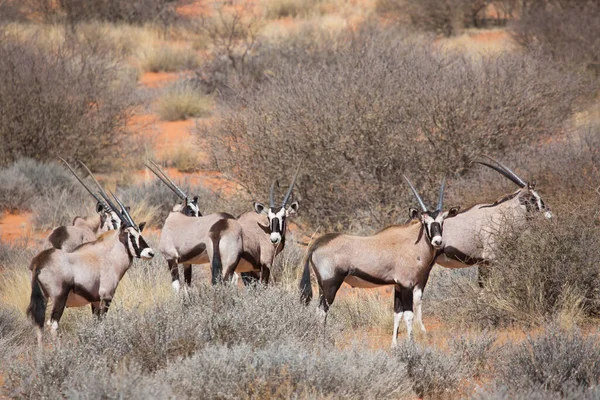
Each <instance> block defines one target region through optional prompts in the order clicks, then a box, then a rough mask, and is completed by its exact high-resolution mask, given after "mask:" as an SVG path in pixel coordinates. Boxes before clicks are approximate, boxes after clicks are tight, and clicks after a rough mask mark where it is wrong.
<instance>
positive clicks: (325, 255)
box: [300, 177, 458, 346]
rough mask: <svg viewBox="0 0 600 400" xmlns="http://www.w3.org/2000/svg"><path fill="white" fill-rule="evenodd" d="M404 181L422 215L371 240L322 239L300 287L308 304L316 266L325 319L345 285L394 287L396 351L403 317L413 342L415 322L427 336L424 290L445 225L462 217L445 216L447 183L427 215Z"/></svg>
mask: <svg viewBox="0 0 600 400" xmlns="http://www.w3.org/2000/svg"><path fill="white" fill-rule="evenodd" d="M404 179H406V181H407V182H408V185H409V186H410V189H411V191H412V192H413V194H414V195H415V197H416V199H417V201H418V202H419V205H420V207H421V211H419V210H417V209H414V208H411V209H410V210H409V215H410V217H411V220H410V221H409V222H408V223H407V224H405V225H391V226H388V227H386V228H384V229H382V230H381V231H379V232H378V233H376V234H375V235H372V236H351V235H345V234H341V233H329V234H326V235H323V236H321V237H319V238H318V239H316V240H315V241H314V242H313V243H312V244H311V246H310V247H309V250H308V254H307V257H306V262H305V265H304V271H303V273H302V279H301V282H300V290H301V292H302V299H303V300H304V302H305V303H306V304H308V303H309V302H310V300H311V298H312V287H311V285H310V266H311V265H312V269H313V271H314V273H315V276H316V278H317V283H318V285H319V309H320V310H321V311H322V312H323V313H324V315H325V317H326V315H327V311H328V310H329V307H330V306H331V304H333V301H334V300H335V296H336V293H337V292H338V290H339V288H340V286H341V285H342V283H343V282H346V283H348V284H349V285H350V286H352V287H358V288H374V287H378V286H386V285H393V286H394V331H393V336H392V346H395V345H396V344H397V336H398V327H399V325H400V320H401V319H402V317H404V322H405V324H406V328H407V333H408V337H409V338H410V337H411V336H412V323H413V318H415V319H416V320H417V322H418V323H419V325H420V327H421V329H422V330H423V331H425V326H424V325H423V321H422V315H421V301H422V296H423V290H424V288H425V285H426V284H427V279H428V278H429V273H430V272H431V268H432V267H433V260H434V259H435V255H436V251H438V250H439V249H440V247H441V246H442V233H443V231H444V229H445V228H444V222H445V221H450V220H451V218H452V217H454V216H455V215H456V213H457V212H458V208H457V207H452V208H450V210H448V211H446V212H444V211H442V207H443V200H444V184H445V180H444V181H442V185H441V188H440V194H439V200H438V204H437V208H436V209H435V210H428V208H427V206H426V205H425V203H424V202H423V200H422V199H421V197H420V196H419V194H418V193H417V191H416V189H415V188H414V186H413V185H412V183H411V182H410V181H409V180H408V178H406V177H404ZM413 304H414V308H415V313H414V315H413Z"/></svg>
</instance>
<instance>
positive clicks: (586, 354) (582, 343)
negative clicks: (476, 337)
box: [496, 326, 600, 399]
mask: <svg viewBox="0 0 600 400" xmlns="http://www.w3.org/2000/svg"><path fill="white" fill-rule="evenodd" d="M505 351H506V353H505V354H503V357H502V358H501V359H500V360H498V361H496V363H497V364H499V368H497V370H498V375H499V377H498V381H497V384H499V385H502V386H504V387H505V388H506V389H507V392H508V393H507V394H508V395H509V396H510V397H511V398H513V396H514V395H518V394H521V393H528V392H534V393H535V392H537V393H539V394H544V395H545V397H542V396H539V397H538V398H590V399H592V398H597V395H598V385H599V384H600V345H598V337H597V336H594V335H592V336H590V337H584V336H583V335H582V334H581V333H580V332H579V331H577V330H575V331H565V330H560V329H558V328H557V327H556V326H549V327H547V328H546V330H545V331H544V332H543V333H542V334H541V335H539V336H536V337H528V338H527V340H526V341H525V342H524V343H521V344H515V345H511V346H508V348H507V349H506V350H505Z"/></svg>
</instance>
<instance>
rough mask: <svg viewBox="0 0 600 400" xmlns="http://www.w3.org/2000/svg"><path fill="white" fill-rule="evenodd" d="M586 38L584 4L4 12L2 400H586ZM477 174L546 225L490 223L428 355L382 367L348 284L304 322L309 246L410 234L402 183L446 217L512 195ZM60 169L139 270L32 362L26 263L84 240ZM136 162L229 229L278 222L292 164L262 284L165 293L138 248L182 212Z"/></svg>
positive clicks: (597, 286) (592, 312) (438, 274)
mask: <svg viewBox="0 0 600 400" xmlns="http://www.w3.org/2000/svg"><path fill="white" fill-rule="evenodd" d="M598 17H600V7H599V6H598V4H597V2H595V1H588V0H568V1H567V0H534V1H522V0H498V1H494V0H444V1H429V0H427V1H412V0H377V1H370V2H362V1H361V2H359V1H350V2H346V1H345V2H342V1H338V0H322V1H313V0H303V1H297V2H296V1H287V0H261V1H246V0H234V1H215V2H205V1H195V0H144V1H140V2H130V1H124V0H110V1H107V0H102V1H96V0H92V1H87V2H81V1H72V0H67V1H58V2H56V1H49V0H27V1H23V2H17V1H11V0H5V1H2V0H0V26H1V27H2V33H1V34H0V110H1V111H0V397H4V396H7V397H16V398H99V397H102V398H123V397H127V398H173V397H177V398H198V397H201V398H215V399H216V398H218V399H225V398H236V399H237V398H311V399H312V398H328V399H329V398H357V399H358V398H360V399H362V398H367V399H371V398H373V399H375V398H398V399H406V398H415V397H418V398H431V399H447V398H449V399H454V398H486V399H487V398H494V399H496V398H498V399H505V398H511V399H513V398H516V399H520V398H523V399H525V398H527V399H530V398H534V399H535V398H540V399H547V398H551V399H555V398H556V399H563V398H569V399H570V398H597V397H598V395H599V389H598V388H599V387H600V386H599V385H600V382H599V381H598V377H599V376H600V363H599V361H598V360H599V359H600V337H599V335H600V330H599V328H598V322H599V321H600V259H599V257H600V253H599V250H598V249H599V245H600V242H599V241H600V228H599V227H600V223H599V221H600V220H599V213H598V207H599V206H600V189H599V187H600V169H599V165H600V150H599V149H600V103H599V101H598V94H599V88H600V86H599V83H600V80H599V79H600V78H599V73H598V72H599V71H600V69H599V67H598V63H599V62H600V60H598V55H599V54H600V48H599V45H600V44H599V43H600V42H599V38H600V32H599V31H598V29H600V28H599V25H598V24H597V23H596V21H597V20H598ZM498 38H501V40H499V39H498ZM490 49H491V50H490ZM487 50H490V51H487ZM484 155H489V156H492V157H494V158H496V159H498V160H501V161H502V162H504V163H506V165H509V166H510V167H511V168H513V169H514V170H515V171H516V172H518V174H519V176H522V177H523V178H524V179H525V180H526V181H527V182H529V183H531V182H533V181H536V190H537V191H538V193H539V194H540V195H541V196H542V198H543V200H544V202H545V203H546V205H547V206H548V207H550V208H551V210H552V214H553V217H552V219H548V218H544V215H543V213H536V212H530V213H528V214H527V220H526V223H525V224H514V223H511V222H510V221H508V220H507V221H505V222H506V223H505V224H503V225H502V229H499V230H498V231H497V232H495V236H494V237H495V242H494V245H495V252H494V255H495V256H494V257H493V259H491V260H488V261H489V262H487V263H486V265H475V266H473V267H470V268H463V269H447V268H442V267H440V266H435V267H434V268H433V270H432V272H431V275H430V277H429V281H428V283H427V286H426V288H425V291H424V297H423V310H424V322H425V326H426V327H427V329H428V332H427V333H422V332H419V331H418V329H416V330H415V335H414V337H413V338H412V340H404V338H405V336H406V330H405V329H404V328H403V325H404V323H402V324H401V333H400V337H399V345H398V346H397V347H394V348H390V344H391V340H390V339H391V338H390V334H391V332H392V327H393V324H394V314H393V287H392V286H389V287H388V290H386V288H385V287H384V288H379V289H374V290H362V289H351V288H350V287H349V286H347V285H343V286H342V288H341V289H340V291H339V293H338V295H337V297H336V300H335V303H334V304H333V305H332V307H331V310H330V312H329V313H328V316H327V320H326V323H323V320H322V317H321V315H320V314H319V313H317V312H315V308H316V307H317V302H318V300H317V299H315V300H313V302H312V303H310V304H309V305H308V306H304V305H303V304H302V303H301V301H300V293H299V290H298V283H299V278H300V275H301V272H302V267H303V266H304V262H305V258H306V254H307V248H308V246H310V245H311V243H313V242H314V241H315V240H316V239H317V238H319V237H320V236H322V235H323V234H325V233H327V232H343V233H349V234H356V235H358V234H360V235H371V234H374V233H375V232H378V231H380V230H381V229H382V228H384V227H386V226H388V225H391V224H403V223H405V222H406V221H407V220H408V218H409V214H408V208H409V207H415V206H416V204H415V200H414V196H413V195H412V194H411V192H410V191H409V189H408V186H407V185H406V183H405V181H404V178H403V175H406V176H407V177H409V178H410V179H411V180H412V181H413V182H414V183H415V186H416V187H417V189H418V191H419V193H421V194H422V196H423V198H424V200H425V202H426V203H427V204H428V205H430V206H434V205H435V204H434V203H435V201H436V200H437V195H438V193H437V190H438V189H439V185H440V181H441V180H442V178H443V177H446V179H447V186H446V197H445V202H444V204H445V207H444V208H449V207H450V206H461V207H462V209H463V210H466V209H468V208H469V207H470V206H471V205H473V204H476V203H486V204H492V203H494V202H495V201H496V200H497V199H498V198H500V197H501V196H503V195H506V194H510V193H513V192H514V191H515V190H517V189H518V188H517V187H516V186H515V185H514V183H512V182H510V181H509V180H508V179H505V178H504V177H502V176H501V175H500V174H498V173H497V172H495V171H492V170H490V169H489V168H486V167H484V166H481V165H480V164H477V163H476V161H485V160H486V159H485V158H484ZM58 157H63V158H65V159H66V160H68V161H69V162H70V163H72V165H74V166H75V167H76V169H77V172H78V173H79V174H80V175H81V176H82V177H83V179H84V180H85V181H87V182H90V183H91V182H92V181H91V178H90V177H89V176H88V173H87V172H86V171H84V170H83V169H82V168H79V166H78V164H77V162H76V160H82V161H84V162H85V163H86V164H87V165H88V166H89V167H90V168H91V170H92V171H93V172H94V175H96V177H97V178H98V179H99V181H100V183H101V184H102V185H103V186H104V187H105V188H106V190H107V191H109V192H113V193H115V194H116V195H117V196H118V197H119V198H120V199H121V200H123V202H124V204H125V205H127V206H129V207H130V214H131V216H132V218H133V219H134V220H135V221H137V222H141V221H146V222H147V225H146V226H147V227H146V229H145V230H144V237H145V238H146V240H147V242H148V244H149V245H150V246H151V247H153V248H154V250H155V252H156V253H157V254H156V255H155V256H154V258H152V260H145V261H141V260H137V259H136V260H135V261H133V266H132V267H131V268H130V269H129V270H128V272H127V273H126V274H125V276H124V277H123V278H122V280H121V281H120V283H119V285H118V288H117V291H116V293H115V295H114V299H113V301H112V304H111V307H110V311H109V312H108V313H107V314H106V315H105V316H103V318H101V319H98V318H95V317H94V316H93V315H92V313H91V312H90V309H89V308H88V307H81V308H68V309H67V310H66V311H65V313H64V316H63V318H62V319H61V322H60V329H59V336H58V339H53V338H51V337H50V335H46V337H45V342H44V346H43V347H42V348H41V349H38V347H37V346H36V342H35V333H34V329H33V327H32V324H31V321H30V320H29V319H28V318H27V316H26V313H25V310H26V308H27V306H28V304H29V301H30V293H31V287H32V286H31V272H30V270H29V265H30V262H31V260H32V259H33V258H34V256H36V254H38V253H39V252H40V251H42V250H43V249H44V248H46V247H47V246H48V243H47V242H46V241H45V239H46V237H47V236H48V234H49V233H50V231H51V230H52V229H53V228H55V227H57V226H60V225H63V226H69V225H71V224H72V223H73V219H74V217H75V216H95V215H96V202H95V201H93V200H92V198H91V197H90V195H89V194H88V193H87V192H86V191H85V190H84V189H83V187H82V186H81V185H80V184H79V183H78V182H77V180H76V179H75V178H74V177H73V175H72V174H71V173H70V172H69V171H68V170H67V169H65V167H64V165H63V164H62V163H61V162H60V160H59V159H58ZM147 159H153V160H155V161H157V163H159V164H160V165H161V166H162V167H163V168H164V169H165V170H166V171H167V172H168V175H169V176H171V177H172V179H173V180H174V182H176V184H177V185H178V186H179V187H181V188H182V189H183V191H184V192H185V193H186V194H187V195H189V197H190V198H192V197H193V196H198V198H199V200H198V208H199V210H200V212H201V214H204V215H208V214H211V213H216V212H227V213H231V214H233V215H234V216H235V217H238V216H239V215H240V214H242V213H244V212H248V211H250V212H254V211H253V201H258V202H262V203H263V204H265V205H266V204H269V189H270V187H271V185H272V184H273V182H274V181H276V180H277V181H278V182H279V184H280V185H277V184H275V186H274V190H275V199H276V202H280V201H281V199H282V198H283V196H284V193H285V192H284V191H285V190H286V188H287V187H288V186H287V185H288V184H289V182H290V180H291V179H292V176H293V174H294V171H295V167H296V166H297V165H301V168H300V172H299V175H298V178H297V181H296V185H295V187H294V190H293V199H291V200H290V202H289V203H291V202H292V201H296V200H297V201H299V203H300V208H299V210H298V215H297V217H296V218H294V219H293V220H291V219H290V220H289V221H290V223H289V227H288V228H289V229H288V231H287V236H286V244H285V248H284V250H283V251H282V252H281V253H280V254H278V255H277V256H276V257H275V259H274V262H273V265H272V268H271V275H270V282H269V284H268V285H264V284H263V283H257V282H254V283H252V284H250V285H248V286H244V285H242V283H241V282H240V283H239V284H238V285H237V286H236V285H230V284H223V285H221V284H219V285H216V286H213V285H210V284H209V282H210V275H211V272H210V268H209V267H208V266H200V265H196V266H194V270H193V271H194V272H193V277H192V285H191V287H189V288H186V289H185V290H183V289H182V290H181V291H180V292H179V293H177V294H176V293H174V291H173V288H172V285H171V279H172V278H171V274H170V273H169V268H168V267H167V261H166V259H165V257H163V255H162V254H160V253H159V252H158V250H157V248H158V243H159V238H160V234H161V229H162V227H163V224H164V222H165V219H166V218H167V216H168V215H169V213H170V212H171V211H172V209H173V206H174V205H176V204H183V203H182V202H183V200H182V199H181V198H180V197H179V196H177V195H176V194H175V193H174V192H173V191H172V190H171V189H169V188H168V187H167V186H166V185H165V184H163V183H162V182H160V181H159V180H158V179H157V178H156V177H155V176H154V175H153V174H152V173H151V172H149V171H148V170H147V169H145V168H144V166H143V164H142V161H145V160H147ZM531 206H532V205H531V204H529V205H528V207H531ZM11 221H18V222H11ZM513 222H514V221H513ZM267 228H269V227H268V226H267ZM269 229H270V228H269ZM190 235H192V234H191V233H190ZM478 267H485V270H486V271H487V272H486V274H485V280H484V285H483V287H481V286H480V285H479V277H478ZM312 283H313V289H316V288H317V283H316V279H315V277H314V274H313V275H312Z"/></svg>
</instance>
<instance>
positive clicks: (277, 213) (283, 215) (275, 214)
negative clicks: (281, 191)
mask: <svg viewBox="0 0 600 400" xmlns="http://www.w3.org/2000/svg"><path fill="white" fill-rule="evenodd" d="M299 172H300V166H298V168H297V169H296V173H295V174H294V178H293V179H292V183H291V184H290V187H289V188H288V191H287V193H286V194H285V196H284V197H283V201H282V202H281V205H280V206H277V205H276V204H275V186H276V185H278V183H279V182H278V181H277V180H275V181H273V183H272V184H271V189H270V190H269V207H266V206H265V205H264V204H263V203H258V202H254V211H256V213H257V214H264V215H266V216H267V218H268V219H269V231H270V234H269V238H270V239H271V243H273V244H275V245H277V244H279V243H280V242H281V241H282V239H283V238H284V235H285V232H286V229H287V219H288V218H291V217H294V216H295V215H296V214H297V213H298V208H299V207H300V204H299V203H298V202H297V201H294V202H292V203H291V204H289V205H288V202H289V200H290V197H291V195H292V191H293V190H294V185H295V184H296V178H298V173H299Z"/></svg>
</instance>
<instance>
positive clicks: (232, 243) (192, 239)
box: [158, 209, 242, 290]
mask: <svg viewBox="0 0 600 400" xmlns="http://www.w3.org/2000/svg"><path fill="white" fill-rule="evenodd" d="M175 210H176V209H175ZM213 226H216V228H219V229H220V230H222V231H223V232H224V233H223V236H222V237H221V238H220V240H219V241H218V242H216V241H215V237H214V234H213V233H212V232H211V228H213ZM213 231H214V230H213ZM214 246H218V248H220V249H221V252H222V253H221V254H222V256H221V261H222V262H223V265H227V266H229V265H230V264H235V263H236V262H237V258H235V257H234V258H233V259H231V258H230V257H228V255H231V254H237V253H239V252H241V248H242V233H241V228H240V227H239V225H238V224H237V223H236V222H235V219H234V218H233V216H231V215H229V214H225V213H215V214H210V215H206V216H200V217H192V216H186V215H184V214H183V213H181V212H179V211H172V212H171V213H169V216H168V217H167V219H166V220H165V224H164V225H163V228H162V231H161V234H160V241H159V245H158V249H159V250H160V252H161V253H162V254H163V255H164V257H165V258H166V259H167V262H168V264H169V269H170V271H171V277H172V282H173V287H174V288H175V290H179V271H178V266H177V265H178V264H184V274H185V281H186V283H187V284H188V285H189V284H191V265H192V264H205V263H212V258H213V253H214Z"/></svg>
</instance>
